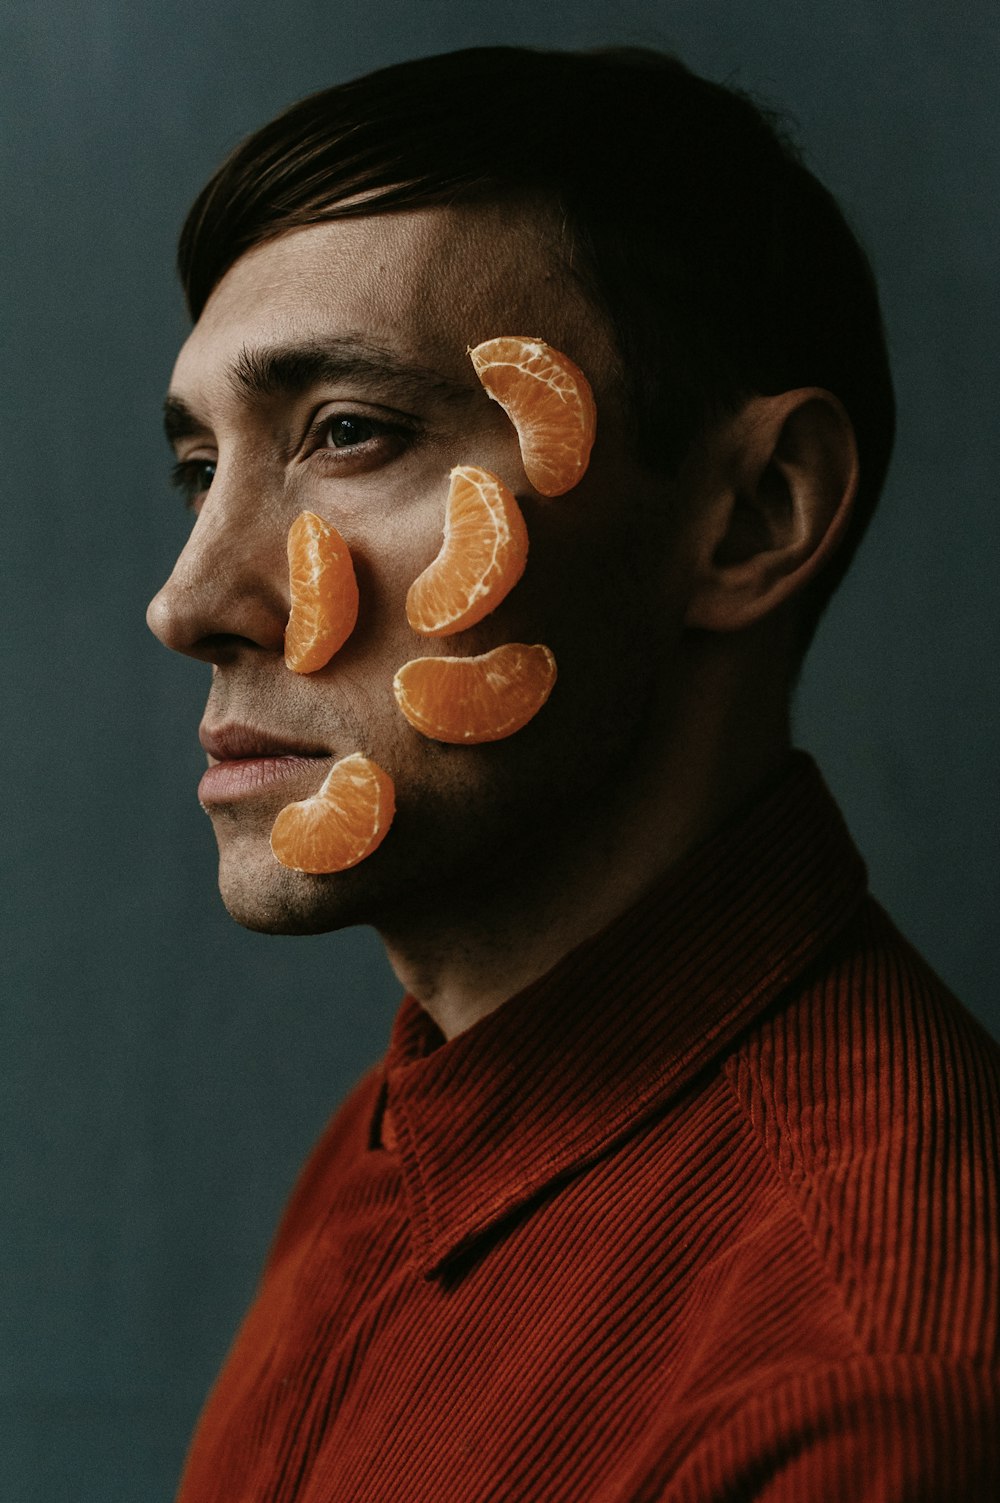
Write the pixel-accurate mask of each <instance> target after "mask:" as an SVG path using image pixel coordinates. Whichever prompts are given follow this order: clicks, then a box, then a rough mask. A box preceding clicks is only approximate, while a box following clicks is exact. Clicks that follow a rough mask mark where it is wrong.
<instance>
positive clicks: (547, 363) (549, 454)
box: [469, 334, 597, 496]
mask: <svg viewBox="0 0 1000 1503" xmlns="http://www.w3.org/2000/svg"><path fill="white" fill-rule="evenodd" d="M469 356H470V358H471V360H472V364H473V366H474V367H475V371H476V375H477V376H478V377H479V379H480V381H481V382H482V384H483V386H484V387H485V389H486V391H487V392H488V393H489V394H490V396H491V397H492V398H493V400H494V401H495V402H499V403H500V406H501V407H502V408H503V410H504V412H506V414H507V416H508V417H509V418H510V420H511V422H512V423H513V424H514V427H515V428H516V429H517V437H518V442H519V444H520V446H521V463H522V464H523V465H524V473H525V474H526V475H527V477H528V479H529V481H530V482H531V484H532V485H533V486H534V487H535V490H536V491H538V493H539V495H542V496H561V495H562V494H563V493H564V492H565V491H568V490H572V488H573V486H574V485H576V484H577V483H578V481H580V480H581V479H582V477H583V475H584V472H585V471H586V469H587V465H588V464H589V463H590V451H591V449H592V448H593V444H594V437H595V435H596V432H597V408H596V406H595V405H594V396H593V393H592V391H591V389H590V382H589V381H588V380H587V378H586V376H585V375H584V374H583V371H582V370H581V369H580V367H579V366H578V365H574V363H573V361H572V360H570V358H569V356H568V355H563V354H562V353H561V352H560V351H559V350H554V349H553V348H552V347H551V345H547V344H546V343H545V342H544V340H541V339H532V338H528V337H525V336H522V335H514V334H506V335H501V336H500V337H499V338H497V339H487V340H486V341H484V343H483V344H477V345H476V347H475V349H471V350H470V351H469Z"/></svg>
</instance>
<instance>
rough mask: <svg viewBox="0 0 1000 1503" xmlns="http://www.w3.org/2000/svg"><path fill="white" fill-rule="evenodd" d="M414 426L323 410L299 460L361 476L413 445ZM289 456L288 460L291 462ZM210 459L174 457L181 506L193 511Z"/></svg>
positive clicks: (209, 474) (173, 478) (211, 467)
mask: <svg viewBox="0 0 1000 1503" xmlns="http://www.w3.org/2000/svg"><path fill="white" fill-rule="evenodd" d="M419 437H420V433H419V429H418V426H417V424H416V423H413V422H408V421H407V420H405V419H404V418H403V417H401V416H400V417H394V418H393V419H392V420H389V419H387V418H376V417H372V416H370V415H369V414H368V413H362V412H353V411H340V412H328V413H326V414H325V415H324V416H322V417H321V418H319V419H318V420H317V421H316V422H314V423H313V424H312V426H311V427H310V428H309V430H308V431H307V433H306V435H305V438H304V439H303V441H302V453H303V459H304V460H306V461H309V462H313V463H315V464H317V465H319V466H320V467H321V469H325V470H327V471H328V473H330V474H331V475H332V474H336V473H338V472H339V473H345V472H346V473H349V474H352V475H353V474H364V473H365V472H366V471H367V470H369V469H375V468H376V467H378V466H381V465H383V464H388V463H390V462H391V460H393V459H395V458H396V457H397V456H398V455H399V454H402V453H403V451H404V449H408V448H412V447H413V446H414V445H415V444H416V443H417V442H419ZM292 457H293V456H291V455H290V456H288V458H292ZM217 468H218V461H217V460H215V459H207V458H206V459H199V458H192V459H180V460H178V461H177V463H176V464H175V465H173V466H172V468H171V470H170V483H171V485H172V486H173V487H174V489H175V490H178V491H180V493H181V497H182V499H183V501H184V505H185V507H186V508H187V509H188V510H189V511H195V510H196V509H197V505H198V502H199V501H200V500H201V499H202V497H203V496H205V495H206V494H207V492H208V491H209V489H210V488H211V485H212V481H213V480H214V479H215V474H216V470H217Z"/></svg>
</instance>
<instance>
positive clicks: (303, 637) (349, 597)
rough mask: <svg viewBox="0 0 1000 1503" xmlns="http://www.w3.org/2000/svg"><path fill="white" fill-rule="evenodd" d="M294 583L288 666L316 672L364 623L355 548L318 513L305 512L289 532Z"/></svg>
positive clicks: (290, 572)
mask: <svg viewBox="0 0 1000 1503" xmlns="http://www.w3.org/2000/svg"><path fill="white" fill-rule="evenodd" d="M288 584H289V594H290V596H291V607H290V610H289V614H288V625H287V626H286V628H285V663H286V665H287V666H288V667H289V668H290V669H291V670H292V672H293V673H315V672H316V670H317V669H318V668H322V667H324V666H325V664H327V663H328V662H329V661H330V659H331V658H332V657H333V655H334V653H335V652H337V651H338V650H339V649H340V648H341V647H343V645H344V643H345V642H346V641H347V639H348V637H349V636H350V635H351V632H352V631H353V630H354V625H355V622H356V621H357V619H358V582H357V580H356V579H355V577H354V564H353V561H352V559H351V550H350V549H349V548H348V546H347V544H346V543H345V542H344V539H343V538H342V537H341V535H340V533H339V532H338V531H337V529H336V527H334V526H332V525H331V524H330V523H329V522H324V521H323V518H322V517H318V516H317V515H316V513H315V512H311V511H303V512H300V513H299V515H298V516H297V517H296V518H295V521H294V522H293V523H292V525H291V527H290V528H289V529H288Z"/></svg>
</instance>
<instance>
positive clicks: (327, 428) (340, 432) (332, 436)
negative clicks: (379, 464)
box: [321, 412, 390, 449]
mask: <svg viewBox="0 0 1000 1503" xmlns="http://www.w3.org/2000/svg"><path fill="white" fill-rule="evenodd" d="M389 431H390V430H389V428H388V426H387V424H385V423H378V422H376V421H375V419H374V418H366V417H360V416H359V415H358V414H357V413H352V412H338V413H335V414H334V415H333V417H328V418H324V419H323V423H322V427H321V437H322V439H323V444H322V447H324V448H327V449H352V448H354V447H355V446H356V445H358V444H364V443H368V442H369V440H371V439H373V438H382V437H383V436H384V435H386V434H387V433H388V432H389Z"/></svg>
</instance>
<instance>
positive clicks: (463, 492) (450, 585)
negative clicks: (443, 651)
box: [406, 464, 528, 637]
mask: <svg viewBox="0 0 1000 1503" xmlns="http://www.w3.org/2000/svg"><path fill="white" fill-rule="evenodd" d="M527 557H528V529H527V527H526V526H525V525H524V518H523V517H522V515H521V508H520V507H519V506H518V504H517V502H516V501H515V499H514V497H513V496H512V495H511V493H510V491H509V490H508V489H507V487H506V486H505V485H504V483H503V481H502V480H500V479H499V478H498V477H497V476H496V475H492V474H491V473H490V471H489V470H482V469H480V468H479V466H478V465H474V464H463V465H456V467H455V469H453V470H452V472H451V486H450V489H449V491H448V502H447V507H446V510H445V519H444V543H443V545H442V547H441V551H440V553H439V554H438V556H437V558H436V559H435V560H434V562H433V563H432V564H429V565H428V566H427V568H426V569H425V570H424V572H423V573H422V574H421V575H420V576H419V577H418V578H417V579H415V580H414V582H413V584H412V585H411V586H410V589H409V593H408V594H407V597H406V619H407V621H409V623H410V625H411V626H412V627H413V630H414V631H419V632H422V633H423V635H424V636H425V637H446V636H448V635H450V633H451V632H456V631H464V630H465V628H466V627H467V626H474V625H475V623H476V622H477V621H481V620H482V619H483V617H484V616H488V615H489V613H490V611H492V610H494V609H495V607H496V606H498V605H499V604H500V602H501V600H502V599H503V598H504V596H505V595H507V594H508V593H509V592H510V591H511V590H512V589H513V588H514V586H515V585H516V584H517V582H518V580H519V579H520V578H521V575H522V574H523V573H524V565H525V560H526V559H527Z"/></svg>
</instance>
